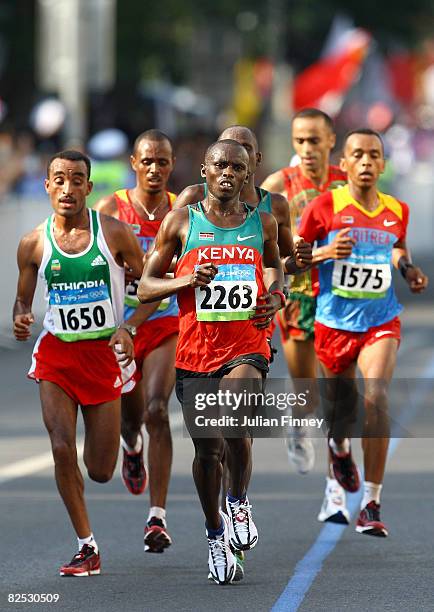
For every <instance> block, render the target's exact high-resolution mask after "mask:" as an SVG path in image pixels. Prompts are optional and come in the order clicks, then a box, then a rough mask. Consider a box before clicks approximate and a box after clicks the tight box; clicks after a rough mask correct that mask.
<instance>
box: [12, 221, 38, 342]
mask: <svg viewBox="0 0 434 612" xmlns="http://www.w3.org/2000/svg"><path fill="white" fill-rule="evenodd" d="M42 232H43V229H42V228H37V229H35V230H33V231H32V232H30V233H29V234H27V235H26V236H24V237H23V238H22V239H21V242H20V244H19V246H18V252H17V262H18V269H19V276H18V285H17V294H16V298H15V303H14V308H13V333H14V336H15V338H16V340H20V341H24V340H27V339H28V338H29V337H30V335H31V333H30V326H31V325H32V324H33V323H34V320H35V319H34V316H33V314H32V303H33V296H34V294H35V289H36V283H37V280H38V268H39V266H40V263H41V259H42Z"/></svg>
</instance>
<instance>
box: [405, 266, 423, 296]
mask: <svg viewBox="0 0 434 612" xmlns="http://www.w3.org/2000/svg"><path fill="white" fill-rule="evenodd" d="M405 280H406V281H407V283H408V286H409V287H410V291H411V292H412V293H422V291H425V289H426V288H427V287H428V276H426V275H425V274H424V273H423V272H422V270H421V269H420V268H418V267H417V266H415V267H414V268H408V270H407V273H406V275H405Z"/></svg>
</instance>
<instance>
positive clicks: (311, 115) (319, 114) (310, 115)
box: [292, 108, 335, 132]
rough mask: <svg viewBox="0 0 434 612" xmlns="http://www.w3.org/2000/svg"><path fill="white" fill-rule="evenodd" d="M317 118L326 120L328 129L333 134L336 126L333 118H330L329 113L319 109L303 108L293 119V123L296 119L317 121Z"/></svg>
mask: <svg viewBox="0 0 434 612" xmlns="http://www.w3.org/2000/svg"><path fill="white" fill-rule="evenodd" d="M317 118H320V119H324V121H325V123H326V125H327V127H328V128H329V129H330V130H331V131H332V132H334V131H335V126H334V124H333V120H332V118H331V117H329V115H327V113H325V112H324V111H322V110H320V109H319V108H302V109H301V110H299V111H297V112H296V113H295V115H294V116H293V117H292V123H294V121H295V120H296V119H317Z"/></svg>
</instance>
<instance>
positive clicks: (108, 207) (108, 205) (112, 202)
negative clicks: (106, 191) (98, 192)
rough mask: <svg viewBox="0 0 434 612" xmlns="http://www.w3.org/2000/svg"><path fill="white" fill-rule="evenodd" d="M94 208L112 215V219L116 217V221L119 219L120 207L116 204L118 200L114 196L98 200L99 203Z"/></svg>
mask: <svg viewBox="0 0 434 612" xmlns="http://www.w3.org/2000/svg"><path fill="white" fill-rule="evenodd" d="M93 208H94V209H95V210H98V211H99V212H100V213H104V214H105V215H110V217H115V218H116V219H117V218H118V217H119V210H118V205H117V204H116V198H115V196H114V195H109V196H105V197H104V198H101V199H100V200H98V202H96V204H95V205H94V207H93Z"/></svg>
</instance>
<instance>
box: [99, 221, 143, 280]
mask: <svg viewBox="0 0 434 612" xmlns="http://www.w3.org/2000/svg"><path fill="white" fill-rule="evenodd" d="M100 219H101V224H102V229H103V232H104V236H105V237H106V240H107V244H108V246H109V248H110V251H111V253H112V255H113V257H114V258H115V260H116V263H118V264H119V265H120V266H123V265H124V264H127V266H128V267H129V268H131V274H132V275H133V276H134V277H135V278H140V276H141V274H142V270H143V251H142V249H141V248H140V245H139V241H138V240H137V237H136V235H135V234H134V232H133V230H132V229H131V228H130V226H129V225H128V224H127V223H123V222H122V221H119V220H118V219H115V218H114V217H110V216H108V215H105V214H101V217H100Z"/></svg>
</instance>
